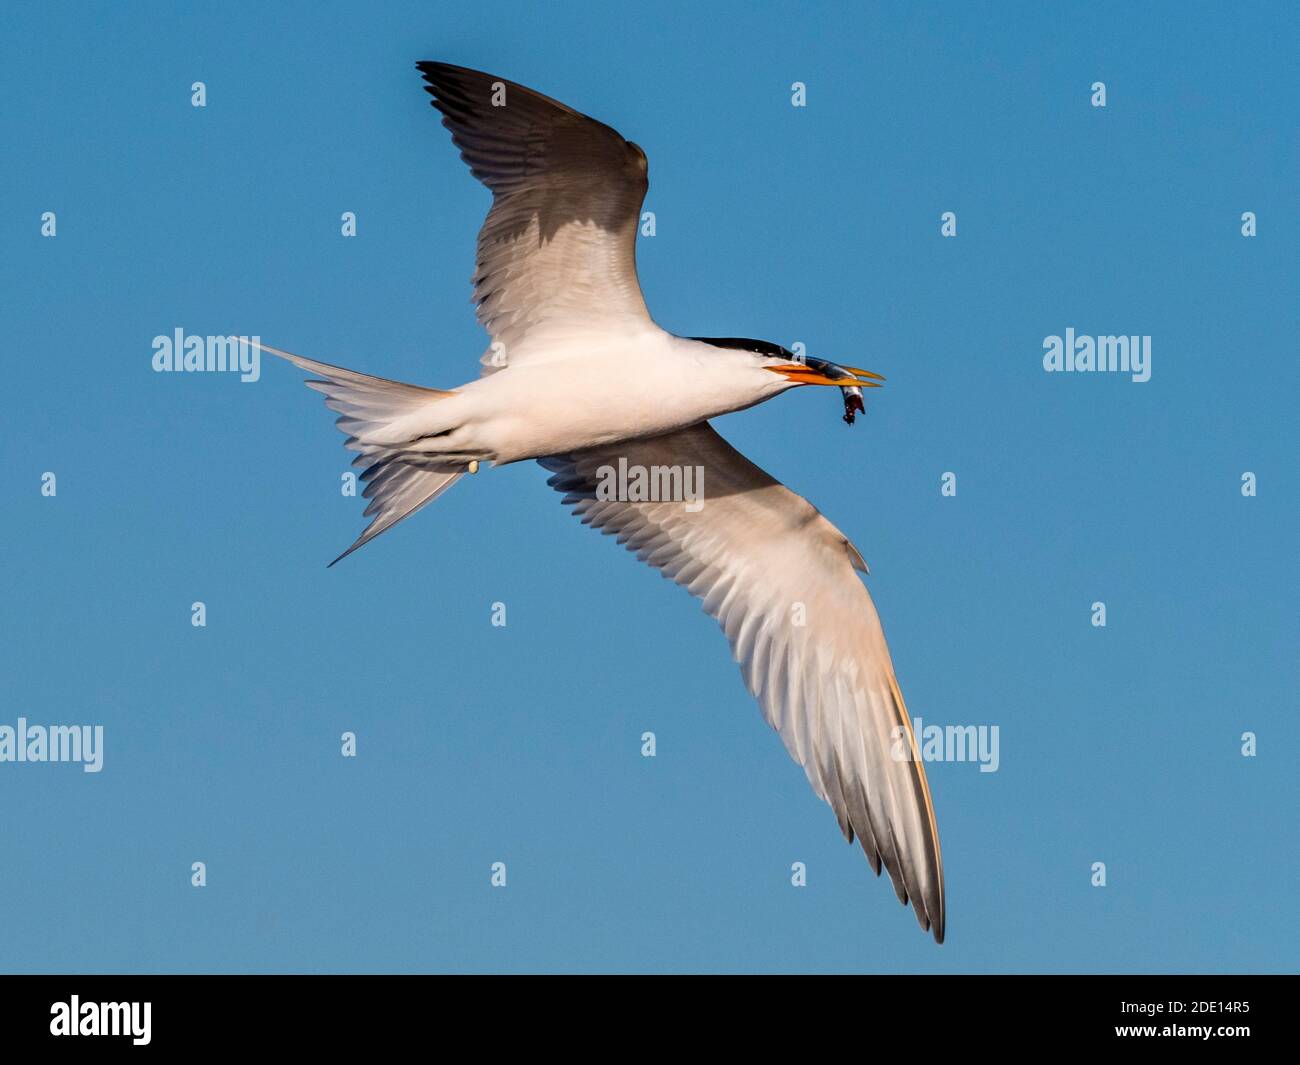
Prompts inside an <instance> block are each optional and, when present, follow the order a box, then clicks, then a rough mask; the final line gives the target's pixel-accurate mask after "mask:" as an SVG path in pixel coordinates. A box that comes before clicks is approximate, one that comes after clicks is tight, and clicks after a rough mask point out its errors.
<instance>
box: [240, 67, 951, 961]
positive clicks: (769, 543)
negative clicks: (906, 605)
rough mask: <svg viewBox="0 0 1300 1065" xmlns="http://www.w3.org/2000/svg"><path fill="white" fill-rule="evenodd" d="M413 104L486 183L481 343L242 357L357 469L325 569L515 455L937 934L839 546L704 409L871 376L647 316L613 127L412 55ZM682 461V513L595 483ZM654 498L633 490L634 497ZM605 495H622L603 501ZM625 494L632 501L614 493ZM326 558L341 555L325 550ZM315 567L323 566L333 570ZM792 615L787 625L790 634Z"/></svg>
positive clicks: (913, 793)
mask: <svg viewBox="0 0 1300 1065" xmlns="http://www.w3.org/2000/svg"><path fill="white" fill-rule="evenodd" d="M417 66H418V68H419V70H420V72H421V73H422V74H423V75H424V79H425V81H426V82H427V83H428V84H427V86H426V91H427V92H428V93H429V94H430V95H431V96H432V97H433V106H434V107H436V108H437V109H438V110H439V111H440V112H441V113H442V115H443V120H442V121H443V125H444V126H446V127H447V128H448V129H449V130H450V131H451V136H452V140H453V142H454V143H455V144H456V146H457V147H458V148H459V149H460V151H461V157H462V158H463V159H464V160H465V161H466V162H467V163H468V164H469V166H470V169H471V172H472V173H473V174H474V176H475V177H477V178H478V179H479V180H480V181H481V182H483V184H484V185H486V186H487V187H488V188H489V189H490V190H491V192H492V207H491V210H490V211H489V212H488V216H487V220H486V221H485V222H484V224H483V227H482V230H481V231H480V233H479V237H478V263H477V270H476V271H475V273H474V277H473V284H474V302H475V304H476V305H477V310H478V319H479V321H480V322H481V323H482V325H483V327H484V328H485V329H486V330H487V332H488V333H489V335H490V336H491V338H492V344H491V347H490V348H489V349H488V351H487V353H486V354H485V355H484V356H483V357H482V359H481V360H480V362H481V363H482V364H483V370H482V374H481V376H480V377H479V378H478V379H476V380H473V381H471V382H469V383H467V384H463V385H461V386H460V387H458V388H454V389H450V390H446V391H444V390H439V389H433V388H423V387H420V386H418V385H410V384H402V383H399V382H397V381H390V380H386V379H384V378H381V377H371V376H370V375H368V374H362V373H356V372H355V371H352V370H345V369H342V368H340V367H337V366H331V365H329V364H327V363H322V362H317V361H315V360H313V359H307V358H303V357H302V356H299V355H293V354H290V353H288V352H284V351H280V350H278V349H276V348H270V347H266V346H263V350H266V351H268V352H270V353H272V354H274V355H279V356H281V357H283V358H285V359H288V360H289V361H291V362H293V363H294V364H296V365H297V366H299V367H301V368H302V369H304V370H307V371H309V372H311V373H313V374H315V375H317V379H316V380H311V381H308V382H307V384H308V385H309V386H310V387H311V388H314V389H316V390H317V391H319V392H322V393H324V395H325V397H326V401H325V402H326V406H327V407H329V408H330V409H331V410H334V411H337V412H338V414H339V418H338V419H337V422H338V426H339V428H340V429H342V430H343V431H344V432H345V433H347V434H348V440H347V447H349V448H351V449H352V450H354V451H357V452H359V454H358V456H357V458H356V459H355V460H354V465H358V466H363V467H364V468H365V469H364V472H363V473H362V475H361V476H362V479H363V480H364V481H365V482H366V489H365V493H364V494H365V496H366V498H368V499H369V500H370V504H369V506H367V508H366V512H365V513H366V516H367V517H370V518H371V519H372V520H371V522H370V524H369V525H368V526H367V527H366V529H365V531H364V532H363V533H362V534H361V536H360V537H359V538H358V539H357V541H356V542H355V543H354V544H353V545H352V546H351V547H349V548H348V550H347V551H345V552H344V553H343V555H340V556H339V558H343V557H345V556H346V555H348V554H350V553H351V552H353V551H355V550H356V549H357V548H358V547H360V546H361V545H362V544H364V543H366V542H368V541H369V540H372V539H373V538H374V537H376V536H378V535H379V534H380V533H382V532H384V531H385V530H386V529H389V528H392V526H393V525H395V524H396V523H397V522H399V521H401V520H402V519H403V518H406V517H409V516H410V515H411V514H413V513H415V512H416V511H417V510H419V509H420V508H421V507H423V506H425V505H426V504H428V503H430V502H432V501H433V500H434V499H436V498H438V496H439V495H441V494H442V493H443V492H445V491H446V490H447V489H448V488H449V487H451V485H452V484H454V483H455V482H456V481H457V479H459V478H460V476H461V475H462V474H463V473H464V472H466V471H468V472H470V473H473V472H476V471H477V470H478V468H479V464H480V463H484V464H492V465H503V464H505V463H509V462H518V461H520V460H522V459H536V460H538V461H539V462H540V463H541V465H542V466H544V467H545V468H546V469H547V470H549V471H551V477H550V479H549V482H548V483H549V484H550V485H552V486H553V487H554V488H555V489H557V490H558V491H560V492H563V493H564V503H565V504H567V505H568V506H570V507H572V509H573V512H574V513H575V514H576V515H577V516H578V517H579V518H580V519H581V520H582V522H583V523H584V524H587V525H590V526H592V527H593V528H596V529H599V530H601V531H602V532H604V533H609V534H613V535H615V536H617V537H618V540H619V542H620V543H622V544H624V545H626V547H627V548H628V549H629V550H632V551H635V552H636V555H637V557H638V558H639V559H641V560H642V561H644V562H647V563H649V564H650V565H651V566H654V567H655V568H656V569H658V570H659V571H660V572H661V573H662V574H663V576H665V577H667V578H670V579H672V580H673V581H676V582H677V583H678V584H680V585H682V586H683V587H685V588H686V589H687V590H688V591H689V592H690V593H691V594H692V595H694V596H696V597H697V598H699V599H701V600H702V601H703V606H704V609H705V610H706V611H707V612H708V613H709V614H710V615H711V616H713V617H714V618H715V619H717V621H718V623H719V624H720V625H721V626H722V629H723V631H724V632H725V633H726V636H727V639H728V640H729V641H730V644H731V649H732V652H733V653H734V655H735V658H736V661H737V662H739V663H740V668H741V673H742V675H743V677H744V680H745V683H746V685H747V686H748V688H749V690H750V692H751V693H752V694H753V695H754V696H755V697H756V698H757V700H758V703H759V706H760V707H761V708H762V712H763V716H764V717H765V718H766V719H767V721H768V723H769V724H770V725H771V726H772V727H773V728H775V729H776V730H777V731H778V732H779V733H780V735H781V738H782V740H783V741H784V742H785V746H786V749H787V750H788V751H789V753H790V755H791V756H792V757H793V758H794V760H795V761H796V762H798V763H799V764H800V765H801V766H803V768H804V770H805V772H806V773H807V776H808V780H809V782H810V783H811V784H812V787H813V790H814V791H815V792H816V793H817V795H818V796H820V797H821V798H822V799H824V800H825V801H826V802H827V803H829V804H830V806H831V808H832V809H833V810H834V811H835V816H836V818H837V819H838V821H839V825H840V830H841V831H842V832H843V833H844V835H845V837H846V838H847V839H848V840H849V842H852V841H853V840H854V839H855V838H856V839H857V840H858V842H859V843H860V844H861V846H862V849H863V851H865V852H866V856H867V860H868V861H869V862H870V863H871V866H872V868H873V869H874V870H875V872H876V874H877V875H879V873H880V870H881V867H882V866H883V867H884V868H885V869H887V870H888V871H889V875H890V878H891V879H892V880H893V884H894V889H895V891H896V892H897V894H898V898H899V900H900V901H901V902H902V903H903V904H904V905H906V904H907V903H908V902H909V901H910V902H911V903H912V905H913V907H914V910H915V913H916V917H917V920H918V921H919V922H920V924H921V927H922V929H926V930H930V931H932V932H933V935H934V938H935V939H936V941H938V942H940V943H942V942H943V935H944V888H943V865H942V861H941V859H940V855H939V837H938V832H937V829H936V827H935V818H934V809H933V806H932V804H931V801H930V792H929V787H928V785H927V784H926V779H925V771H924V769H923V766H922V762H921V758H920V755H919V753H918V750H917V745H916V739H915V737H914V735H913V731H912V726H911V722H910V720H909V717H908V713H907V709H906V707H905V706H904V703H903V696H902V693H901V692H900V691H899V687H898V681H897V679H896V678H895V676H894V669H893V664H892V663H891V661H890V657H889V650H888V648H887V647H886V645H885V637H884V633H883V632H882V630H881V627H880V620H879V618H878V617H877V615H876V610H875V607H874V606H873V604H872V602H871V598H870V596H869V595H868V594H867V590H866V587H865V585H864V584H863V582H862V580H861V579H860V578H859V577H858V573H859V572H861V573H866V572H867V567H866V564H865V563H864V561H863V559H862V556H861V555H860V554H859V553H858V550H857V549H856V548H855V547H854V546H853V544H852V543H850V542H849V540H848V539H847V538H846V537H845V535H844V534H843V533H842V532H840V531H839V529H837V528H836V527H835V526H834V525H832V524H831V523H830V522H829V521H827V520H826V518H824V517H823V516H822V515H821V513H820V512H819V511H818V510H817V509H816V508H815V507H814V506H812V504H810V503H809V502H808V501H807V500H805V499H804V498H802V497H801V496H799V495H797V494H795V493H794V492H792V491H790V490H789V489H788V488H786V487H785V486H784V485H782V484H781V483H780V482H778V481H776V480H775V479H773V478H772V477H770V476H768V475H767V474H766V473H764V472H763V471H762V470H760V469H759V468H758V467H757V466H755V465H754V464H753V463H751V462H750V461H749V460H748V459H746V458H745V457H744V456H743V455H741V454H740V453H739V452H738V451H736V449H735V448H733V447H731V446H730V445H729V444H728V443H727V442H726V441H725V440H723V439H722V437H721V436H719V435H718V433H717V432H716V431H715V430H714V429H713V427H712V426H711V425H709V419H710V418H714V417H717V416H719V415H722V414H727V413H729V412H732V411H738V410H744V409H745V408H747V407H752V406H754V405H755V404H756V403H761V402H763V401H764V400H767V399H770V398H771V397H773V396H775V395H777V394H779V393H781V392H784V391H786V390H787V389H790V388H795V387H797V386H803V385H829V386H839V387H841V388H843V389H845V393H844V402H845V420H846V421H848V422H849V423H850V424H851V423H852V421H853V415H854V413H855V411H861V410H862V401H861V392H860V391H859V389H860V388H863V387H876V386H877V385H878V383H879V381H880V380H882V379H881V378H880V377H879V375H877V374H873V373H870V372H869V371H865V370H858V369H855V368H853V367H840V366H836V365H835V364H834V363H830V362H826V361H824V360H819V359H811V358H808V359H799V358H796V357H795V356H794V355H792V354H791V353H790V352H789V351H787V350H786V349H785V348H783V347H781V346H780V345H779V344H771V343H766V342H763V341H755V340H743V339H734V338H686V337H679V336H675V335H673V334H672V333H668V332H666V331H665V330H663V329H661V328H660V327H659V326H658V325H656V324H655V322H654V321H653V320H652V319H651V317H650V314H649V312H648V311H647V309H646V305H645V300H644V299H643V298H642V295H641V288H640V285H639V284H638V281H637V273H636V236H637V229H638V225H639V221H640V209H641V204H642V201H643V200H644V198H645V194H646V189H647V187H648V181H647V172H648V167H647V162H646V155H645V153H644V152H643V151H642V150H641V149H640V148H639V147H637V145H635V144H633V143H631V142H629V141H626V140H624V139H623V138H622V137H621V136H620V135H619V134H618V133H617V132H616V131H615V130H613V129H611V128H610V127H609V126H606V125H603V124H602V123H600V122H597V121H595V120H594V119H591V118H588V117H587V116H585V115H582V114H579V113H578V112H577V111H574V110H572V109H571V108H569V107H566V106H565V105H564V104H562V103H559V102H558V101H555V100H552V99H549V98H547V97H545V96H542V95H541V94H540V93H537V92H534V91H532V90H531V89H527V88H524V87H523V86H521V85H516V84H514V83H513V82H509V81H506V80H505V79H504V78H498V77H494V76H492V75H489V74H484V73H481V72H479V71H474V70H467V69H465V68H463V67H455V66H449V65H448V64H445V63H431V62H425V63H419V64H417ZM620 461H621V462H623V463H624V465H625V468H627V469H635V468H639V469H641V470H646V471H653V470H654V469H656V468H660V469H664V468H667V469H674V468H675V469H678V470H681V469H685V468H698V469H702V470H703V473H704V476H703V489H704V492H703V497H702V499H701V500H700V501H699V502H697V503H695V504H694V505H689V506H688V505H684V504H683V502H682V500H681V499H662V498H659V499H657V500H654V499H651V498H647V497H646V495H645V493H641V494H637V493H635V492H626V491H625V492H622V493H618V492H608V491H604V490H603V488H602V481H603V480H605V479H606V478H607V476H608V471H610V470H611V469H615V468H618V467H619V464H620ZM652 494H654V493H652ZM620 495H621V496H622V497H623V498H619V496H620ZM633 497H635V498H633ZM334 561H335V562H337V561H339V559H335V560H334ZM331 565H333V563H331ZM800 622H802V623H800Z"/></svg>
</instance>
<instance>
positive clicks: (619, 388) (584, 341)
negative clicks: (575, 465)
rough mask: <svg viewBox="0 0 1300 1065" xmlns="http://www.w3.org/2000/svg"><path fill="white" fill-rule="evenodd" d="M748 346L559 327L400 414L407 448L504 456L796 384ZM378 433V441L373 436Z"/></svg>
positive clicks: (468, 456)
mask: <svg viewBox="0 0 1300 1065" xmlns="http://www.w3.org/2000/svg"><path fill="white" fill-rule="evenodd" d="M763 361H764V360H763V359H762V358H760V357H757V356H754V355H752V354H750V353H749V352H742V351H736V350H731V349H725V348H717V347H714V346H713V345H710V344H704V343H701V342H699V341H694V340H687V339H684V338H682V337H677V336H674V335H672V334H671V333H667V332H665V331H664V330H662V329H660V328H659V327H658V326H655V325H653V324H649V325H648V326H644V327H640V328H636V329H635V330H629V331H627V332H622V333H609V332H606V333H600V334H593V333H581V332H575V333H573V334H571V335H567V336H566V335H563V334H561V335H552V336H551V337H550V338H548V339H547V341H546V344H545V346H544V347H543V346H541V345H539V344H533V345H530V347H529V349H528V350H527V351H524V352H520V353H518V355H517V356H516V358H515V359H513V360H507V362H506V365H505V367H504V368H502V369H499V370H496V371H495V372H493V373H491V374H489V375H488V376H485V377H482V378H479V379H478V380H476V381H472V382H470V383H468V384H466V385H463V386H461V387H460V388H457V389H455V390H454V391H453V393H452V394H451V395H450V396H446V397H443V398H440V399H438V400H436V401H433V402H430V403H429V404H428V406H427V407H425V408H422V409H420V410H418V411H415V412H412V413H411V414H409V415H406V416H405V417H402V418H399V419H396V420H395V421H393V422H391V423H390V424H389V425H388V426H386V427H385V430H384V434H383V435H384V436H386V437H389V438H390V439H389V440H388V441H387V442H389V443H391V444H395V445H400V446H402V448H403V450H407V451H416V452H420V453H424V454H428V455H429V456H431V457H437V458H445V459H446V460H447V461H449V462H466V463H468V462H469V461H471V460H477V461H480V462H492V463H495V464H497V465H502V464H504V463H508V462H518V461H520V460H522V459H533V458H541V457H543V456H546V455H560V454H567V453H569V452H573V451H579V450H582V449H585V448H589V447H596V446H599V445H602V444H609V443H613V442H616V441H619V440H630V439H640V438H643V437H647V436H655V435H658V434H660V433H666V432H672V431H674V430H676V429H681V428H685V427H686V426H689V425H695V424H697V423H699V422H701V421H704V420H706V419H708V418H713V417H716V416H717V415H720V414H725V413H728V412H730V411H736V410H743V409H744V408H746V407H751V406H753V405H754V404H756V403H761V402H762V401H763V400H765V399H768V398H770V397H772V396H774V395H776V394H777V393H779V392H782V391H784V390H785V389H787V388H790V387H791V382H789V381H788V380H786V379H785V378H783V377H782V376H781V375H780V374H777V373H773V372H771V371H770V370H767V369H765V368H764V367H763ZM373 442H380V441H379V440H375V441H373Z"/></svg>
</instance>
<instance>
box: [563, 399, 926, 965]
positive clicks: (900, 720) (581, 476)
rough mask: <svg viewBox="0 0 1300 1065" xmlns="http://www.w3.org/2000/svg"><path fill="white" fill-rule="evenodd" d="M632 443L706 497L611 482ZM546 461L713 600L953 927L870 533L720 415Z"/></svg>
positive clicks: (811, 772) (769, 695) (811, 763)
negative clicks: (869, 557) (684, 497)
mask: <svg viewBox="0 0 1300 1065" xmlns="http://www.w3.org/2000/svg"><path fill="white" fill-rule="evenodd" d="M620 459H624V460H625V461H626V463H627V465H628V467H629V468H631V467H633V466H641V467H644V468H646V469H652V468H653V467H656V466H659V467H679V468H684V467H687V466H694V467H698V468H699V469H700V470H702V472H703V486H704V493H703V500H702V506H701V507H699V508H698V510H697V511H695V512H692V511H691V510H688V509H687V508H686V507H685V506H684V505H683V502H682V501H660V502H631V501H619V500H614V499H605V498H598V486H599V484H600V482H601V480H602V476H603V475H602V473H601V470H602V467H607V468H611V469H617V468H618V464H619V460H620ZM541 464H542V465H543V466H544V467H545V468H546V469H548V470H549V471H551V478H550V480H549V482H548V483H549V484H550V485H551V486H552V487H554V488H555V489H557V490H558V491H560V492H563V493H564V503H565V504H566V505H568V506H570V507H572V509H573V511H574V513H575V514H576V515H577V516H578V518H579V519H580V520H581V521H582V522H583V523H584V524H587V525H590V526H592V527H593V528H596V529H599V530H600V531H601V532H604V533H607V534H610V535H613V536H615V537H616V538H617V539H618V541H619V543H621V544H624V545H625V546H626V547H627V548H628V549H629V550H632V551H634V552H635V553H636V554H637V557H638V558H640V559H641V560H642V561H645V562H647V563H648V564H650V565H652V566H654V567H655V568H656V569H658V570H659V571H660V572H661V573H662V574H663V575H664V576H665V577H667V578H669V579H671V580H673V581H675V582H676V583H678V584H680V585H682V586H684V587H685V588H686V589H687V590H688V591H689V592H690V593H691V594H692V595H694V596H696V597H697V598H699V599H700V600H701V601H702V603H703V607H704V609H705V611H707V612H708V613H709V614H710V615H711V616H712V617H714V618H715V619H716V620H717V621H718V623H719V624H720V625H721V627H722V629H723V631H724V633H725V634H726V636H727V639H728V641H729V642H730V644H731V648H732V652H733V654H734V656H735V658H736V660H737V662H738V663H739V664H740V668H741V674H742V677H743V678H744V681H745V684H746V686H747V687H748V689H749V690H750V692H751V693H752V694H753V695H754V696H755V697H756V698H757V700H758V703H759V706H760V708H761V709H762V712H763V715H764V717H765V718H766V719H767V721H768V722H769V724H771V726H772V727H773V728H774V729H776V730H777V731H778V732H779V733H780V735H781V738H782V740H783V741H784V743H785V746H786V749H787V750H788V751H789V753H790V755H791V757H792V758H794V760H795V761H796V762H798V763H799V764H800V765H801V766H803V768H804V771H805V773H806V774H807V777H808V781H809V783H810V784H811V785H812V788H813V790H814V791H815V792H816V793H817V795H818V796H820V797H821V798H822V799H824V800H825V801H826V802H827V803H829V804H830V806H831V808H832V810H833V811H834V813H835V818H836V820H837V821H838V823H839V826H840V831H841V832H843V833H844V836H845V838H846V839H848V841H849V842H850V843H852V842H853V841H854V840H855V839H856V840H857V841H858V842H859V843H860V844H861V847H862V850H863V853H864V854H865V855H866V857H867V861H868V862H869V863H870V865H871V868H872V869H873V870H874V871H875V872H876V873H877V874H879V873H880V870H881V868H882V867H883V868H885V869H887V870H888V871H889V876H890V880H891V881H892V882H893V885H894V889H895V892H896V893H897V895H898V898H899V900H900V901H901V902H903V903H904V904H906V903H908V902H911V904H912V906H913V908H914V911H915V913H916V917H917V920H918V921H919V922H920V925H921V927H922V928H923V929H927V930H929V931H931V932H932V933H933V935H934V937H935V939H936V940H937V941H938V942H941V943H942V942H943V935H944V889H943V862H942V859H941V857H940V851H939V836H938V830H937V828H936V825H935V819H934V809H933V805H932V803H931V800H930V792H929V787H928V785H927V783H926V779H925V770H924V767H923V765H922V762H921V760H920V756H919V753H918V751H917V748H916V740H915V737H914V736H913V734H912V726H911V721H910V720H909V718H908V714H907V710H906V707H905V706H904V704H903V697H902V693H901V692H900V690H899V687H898V681H897V679H896V678H895V676H894V668H893V664H892V662H891V660H890V656H889V649H888V647H887V646H886V644H885V638H884V633H883V631H882V630H881V627H880V619H879V618H878V616H877V614H876V610H875V607H874V605H873V604H872V602H871V597H870V596H869V595H868V594H867V589H866V586H865V585H864V584H863V583H862V580H861V579H860V577H859V576H858V573H859V571H865V569H866V566H865V563H864V562H863V561H862V556H861V555H860V554H859V553H858V551H857V549H856V548H855V547H854V546H853V545H852V544H851V543H850V542H849V541H848V540H847V539H846V538H845V536H844V534H843V533H841V532H840V531H839V530H838V529H837V528H835V526H834V525H832V524H831V523H830V522H829V521H827V520H826V518H824V517H823V516H822V515H821V513H820V512H819V511H818V510H817V509H816V508H815V507H813V506H812V505H811V504H810V503H809V502H808V501H807V500H805V499H804V498H802V497H801V496H799V495H797V494H795V493H794V492H791V491H790V490H789V489H788V488H786V487H785V486H784V485H782V484H780V483H779V482H778V481H776V480H775V479H773V478H772V477H770V476H768V475H767V474H766V473H764V472H763V471H762V470H760V469H759V468H758V467H757V466H755V465H754V464H753V463H751V462H750V461H749V460H748V459H746V458H745V457H744V456H743V455H741V454H740V453H739V452H738V451H736V450H735V449H734V448H733V447H731V446H730V445H729V444H728V443H727V442H726V441H725V440H723V439H722V437H720V436H719V435H718V434H717V433H716V432H715V431H714V430H713V428H712V427H711V426H709V425H707V424H703V425H697V426H693V427H691V428H689V429H684V430H681V431H679V432H675V433H670V434H667V435H664V436H658V437H653V438H651V439H648V440H639V441H627V442H623V443H620V444H614V445H609V446H607V447H604V448H598V449H593V450H590V451H583V452H578V453H575V454H572V455H563V456H556V457H553V458H548V459H543V460H541ZM796 607H797V608H798V609H797V610H796ZM804 618H806V623H805V624H799V622H800V621H801V620H803V619H804Z"/></svg>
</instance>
